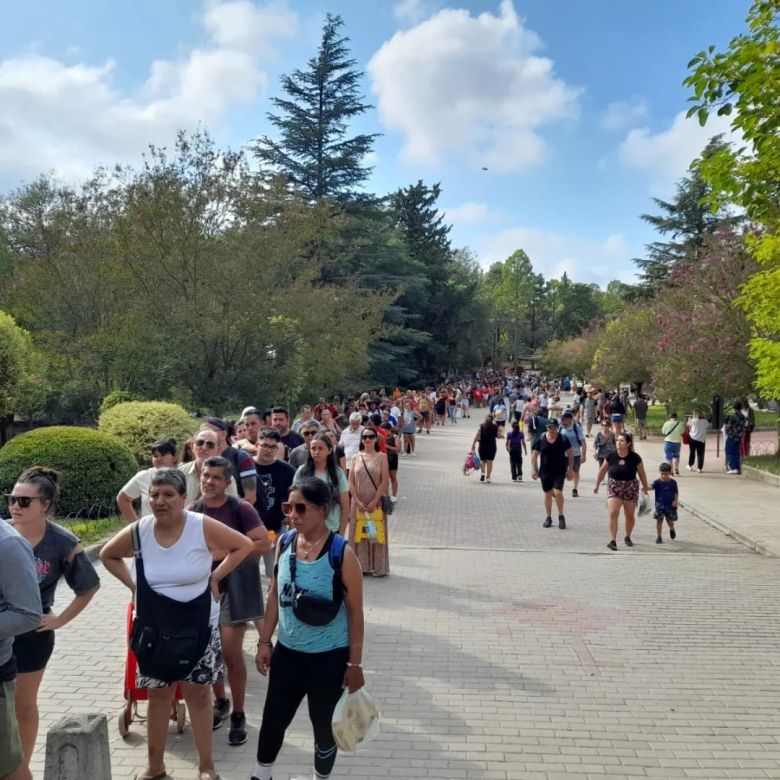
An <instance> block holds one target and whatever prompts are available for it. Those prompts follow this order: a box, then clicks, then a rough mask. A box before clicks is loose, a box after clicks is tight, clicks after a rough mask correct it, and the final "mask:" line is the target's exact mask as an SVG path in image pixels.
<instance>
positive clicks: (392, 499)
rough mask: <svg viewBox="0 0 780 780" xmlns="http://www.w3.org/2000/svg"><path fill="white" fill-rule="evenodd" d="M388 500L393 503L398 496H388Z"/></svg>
mask: <svg viewBox="0 0 780 780" xmlns="http://www.w3.org/2000/svg"><path fill="white" fill-rule="evenodd" d="M390 501H391V502H392V503H393V504H395V503H396V502H397V501H398V496H390Z"/></svg>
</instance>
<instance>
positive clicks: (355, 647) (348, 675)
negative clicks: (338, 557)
mask: <svg viewBox="0 0 780 780" xmlns="http://www.w3.org/2000/svg"><path fill="white" fill-rule="evenodd" d="M341 577H342V579H343V580H344V586H345V588H346V591H347V592H346V594H345V596H344V600H345V602H346V604H347V631H348V633H349V662H350V663H351V664H352V666H349V667H347V669H346V671H345V673H344V686H345V687H347V688H349V692H350V693H354V692H355V691H356V690H358V689H359V688H362V687H363V686H364V685H365V680H364V678H363V668H362V663H363V633H364V619H363V572H362V570H361V568H360V563H359V562H358V559H357V557H356V556H355V553H354V552H353V550H352V548H351V547H349V546H347V547H346V548H345V549H344V562H343V564H342V566H341Z"/></svg>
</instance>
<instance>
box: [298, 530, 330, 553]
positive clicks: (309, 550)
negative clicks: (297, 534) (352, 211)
mask: <svg viewBox="0 0 780 780" xmlns="http://www.w3.org/2000/svg"><path fill="white" fill-rule="evenodd" d="M329 533H330V531H326V532H325V534H324V535H323V536H321V537H320V538H319V539H317V541H316V542H312V543H311V544H308V543H307V542H304V544H305V545H306V546H307V549H306V552H304V554H303V558H304V560H308V558H309V556H310V555H311V552H312V550H313V549H314V548H315V547H316V546H317V545H318V544H319V543H320V542H321V541H322V540H323V539H324V538H325V537H326V536H327V535H328V534H329Z"/></svg>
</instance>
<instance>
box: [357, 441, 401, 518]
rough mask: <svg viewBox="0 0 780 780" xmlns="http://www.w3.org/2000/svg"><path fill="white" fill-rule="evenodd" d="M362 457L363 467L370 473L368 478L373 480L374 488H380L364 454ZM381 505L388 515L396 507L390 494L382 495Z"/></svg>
mask: <svg viewBox="0 0 780 780" xmlns="http://www.w3.org/2000/svg"><path fill="white" fill-rule="evenodd" d="M360 459H361V460H362V461H363V468H364V469H365V470H366V474H368V478H369V479H370V480H371V484H372V485H373V486H374V490H379V487H378V486H377V484H376V482H374V478H373V477H372V476H371V471H370V470H369V468H368V464H367V463H366V459H365V458H364V457H363V456H362V455H361V456H360ZM380 506H381V507H382V511H383V512H384V513H385V514H386V515H392V514H393V510H394V509H395V504H394V503H393V502H392V501H391V500H390V496H388V495H384V496H382V498H381V500H380Z"/></svg>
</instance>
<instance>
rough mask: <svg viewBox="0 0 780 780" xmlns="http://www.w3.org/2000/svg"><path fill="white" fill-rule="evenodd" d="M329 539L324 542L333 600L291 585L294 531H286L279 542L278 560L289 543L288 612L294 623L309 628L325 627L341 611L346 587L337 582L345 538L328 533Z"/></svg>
mask: <svg viewBox="0 0 780 780" xmlns="http://www.w3.org/2000/svg"><path fill="white" fill-rule="evenodd" d="M330 536H331V538H330V539H329V540H328V541H327V542H325V544H329V545H330V546H329V548H328V562H329V563H330V565H331V568H332V569H333V598H332V599H326V598H323V597H322V596H317V595H315V594H313V593H310V592H309V591H307V590H306V589H305V588H299V587H298V585H297V584H296V582H295V574H296V570H297V568H298V565H297V559H296V557H295V550H296V546H297V544H298V532H297V531H288V532H287V533H286V534H285V535H284V536H283V537H282V539H281V541H280V545H281V549H280V553H279V557H280V558H281V555H282V553H283V552H284V550H285V549H286V548H287V547H289V546H290V543H292V548H291V549H290V581H291V583H292V591H293V597H292V610H293V614H294V615H295V617H296V618H298V620H300V621H301V622H302V623H306V625H309V626H327V625H328V624H329V623H332V622H333V621H334V620H335V618H336V615H338V613H339V610H340V609H341V604H342V602H343V601H344V593H345V592H346V588H345V587H344V582H343V581H342V579H341V564H342V562H343V560H344V548H345V547H346V546H347V542H346V539H344V537H342V536H339V535H338V534H334V533H331V535H330Z"/></svg>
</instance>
